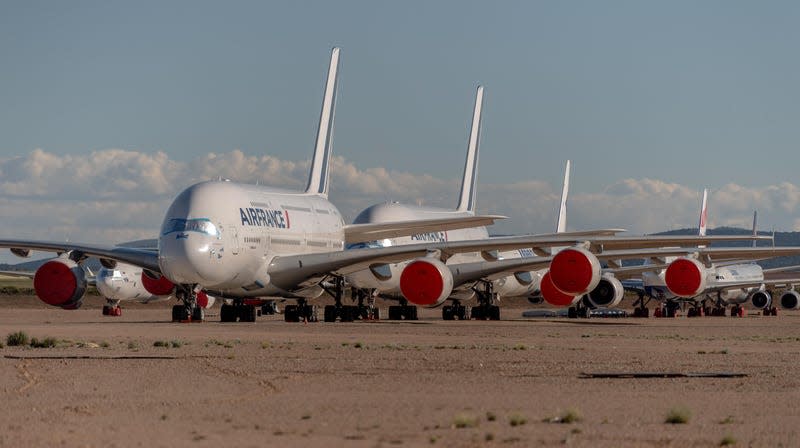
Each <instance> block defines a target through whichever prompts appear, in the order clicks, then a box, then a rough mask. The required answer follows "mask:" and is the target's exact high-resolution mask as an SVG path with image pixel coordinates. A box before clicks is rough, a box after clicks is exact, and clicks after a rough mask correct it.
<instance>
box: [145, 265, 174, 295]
mask: <svg viewBox="0 0 800 448" xmlns="http://www.w3.org/2000/svg"><path fill="white" fill-rule="evenodd" d="M142 286H144V289H146V290H147V292H149V293H150V294H152V295H154V296H168V295H171V294H172V293H174V292H175V285H174V284H173V283H172V282H171V281H169V280H168V279H167V278H166V277H164V276H163V275H158V274H154V273H152V272H149V271H147V270H146V269H143V270H142Z"/></svg>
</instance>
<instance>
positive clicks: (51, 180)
mask: <svg viewBox="0 0 800 448" xmlns="http://www.w3.org/2000/svg"><path fill="white" fill-rule="evenodd" d="M308 167H309V162H308V161H299V162H298V161H287V160H281V159H278V158H275V157H272V156H269V155H262V156H251V155H246V154H244V153H242V152H241V151H238V150H234V151H230V152H227V153H220V154H214V153H212V154H208V155H206V156H203V157H199V158H197V159H194V160H191V161H188V162H183V161H176V160H171V159H170V158H169V157H168V156H167V154H165V153H163V152H156V153H142V152H137V151H127V150H121V149H108V150H102V151H93V152H90V153H87V154H83V155H63V156H62V155H57V154H53V153H48V152H46V151H43V150H39V149H37V150H35V151H32V152H30V153H29V154H27V155H25V156H18V157H13V158H7V159H0V228H2V231H0V232H1V233H0V236H2V237H7V238H12V237H24V238H37V239H66V238H68V239H70V240H72V241H79V240H80V241H87V242H102V243H112V242H115V241H124V240H132V239H139V238H149V237H153V236H154V235H156V233H157V232H158V228H159V226H160V225H161V219H162V218H163V213H164V210H165V209H166V207H167V206H168V205H169V203H170V201H171V200H172V198H173V197H174V196H175V195H177V194H178V193H179V192H180V190H181V189H183V188H185V187H187V186H188V185H191V184H192V183H195V182H198V181H201V180H205V179H212V178H217V177H225V178H232V179H236V180H240V181H243V182H259V183H263V184H268V185H278V186H281V187H284V188H289V189H302V188H303V187H304V186H305V182H306V179H307V177H308ZM332 175H333V180H332V186H331V200H332V202H334V203H335V204H336V205H337V206H338V207H339V208H340V210H341V211H342V213H343V214H344V215H345V216H347V217H349V218H351V219H352V218H353V217H354V216H356V214H357V213H358V212H359V211H360V210H362V209H364V208H366V207H367V206H369V205H372V204H374V203H378V202H383V201H387V200H398V201H401V202H406V203H411V204H420V203H424V204H425V205H430V206H439V207H454V206H455V204H456V201H457V192H458V188H459V185H460V179H439V178H435V177H432V176H429V175H424V174H415V173H409V172H399V171H392V170H389V169H387V168H384V167H373V168H362V167H358V166H356V165H355V164H354V163H352V162H350V161H348V160H346V159H344V158H342V157H334V160H333V168H332ZM559 196H560V185H557V186H552V185H549V184H547V183H544V182H540V181H525V182H514V183H506V184H496V183H483V184H479V187H478V207H479V211H481V212H486V213H497V214H503V215H507V216H509V217H510V218H511V219H509V220H506V221H504V222H502V223H501V224H499V225H498V226H496V229H494V230H493V232H495V233H527V232H551V231H553V229H554V226H555V216H556V211H557V210H556V209H557V205H558V201H559ZM699 201H700V192H698V191H695V190H694V189H693V188H689V187H686V186H684V185H679V184H675V183H669V182H664V181H662V180H658V179H650V178H643V179H623V180H620V181H618V182H615V183H613V184H611V185H609V186H608V187H606V188H605V189H604V190H603V191H595V192H581V191H575V190H574V189H573V191H572V192H571V197H570V200H569V206H570V208H569V228H570V229H587V228H600V227H603V228H604V227H623V228H627V229H629V230H631V231H632V232H633V233H650V232H657V231H661V230H665V229H674V228H681V227H693V226H696V225H697V220H698V212H699ZM754 208H758V210H759V221H760V226H761V228H763V229H770V228H772V227H775V228H776V229H778V230H800V218H798V216H800V187H798V186H797V185H794V184H792V183H789V182H781V183H777V184H773V185H766V186H760V187H749V186H743V185H739V184H736V183H729V184H727V185H723V186H722V187H721V188H719V189H716V190H711V193H710V195H709V226H710V227H717V226H721V225H735V226H739V227H749V226H750V223H751V219H752V210H753V209H754Z"/></svg>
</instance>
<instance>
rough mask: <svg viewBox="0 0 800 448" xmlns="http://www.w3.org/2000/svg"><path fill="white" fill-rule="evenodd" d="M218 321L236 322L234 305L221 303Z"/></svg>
mask: <svg viewBox="0 0 800 448" xmlns="http://www.w3.org/2000/svg"><path fill="white" fill-rule="evenodd" d="M219 321H220V322H236V307H235V306H233V305H228V304H227V303H223V304H222V305H221V306H220V307H219Z"/></svg>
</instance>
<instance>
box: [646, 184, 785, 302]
mask: <svg viewBox="0 0 800 448" xmlns="http://www.w3.org/2000/svg"><path fill="white" fill-rule="evenodd" d="M707 217H708V190H707V189H706V190H703V202H702V205H701V207H700V222H699V225H698V228H699V231H698V233H699V235H700V236H705V234H706V223H707ZM756 225H757V214H755V213H754V214H753V235H756V234H757V228H756ZM714 261H715V260H713V258H712V257H708V258H706V259H704V260H701V259H696V258H690V259H676V260H669V266H668V267H667V269H664V270H659V271H655V272H646V273H644V274H643V276H642V280H643V286H644V291H645V293H646V294H648V295H649V296H651V297H655V298H658V299H659V300H662V301H665V302H666V303H667V308H668V310H669V309H674V308H675V305H674V303H675V302H677V301H679V300H684V301H688V302H690V304H691V305H692V308H691V309H690V310H689V315H690V316H703V315H706V314H710V315H725V309H726V306H727V305H732V307H731V316H743V315H744V308H743V307H742V304H744V303H746V302H748V301H749V302H751V304H752V305H753V307H755V308H757V309H760V310H764V312H765V314H777V308H776V307H774V306H773V305H772V296H771V295H770V293H769V291H768V290H767V288H768V287H774V286H778V285H784V286H787V287H788V288H789V289H788V290H786V291H784V292H783V293H782V294H781V297H780V300H779V302H780V304H781V306H782V307H783V308H785V309H795V308H797V307H798V306H799V305H800V294H798V293H797V292H796V291H794V289H793V287H792V285H794V284H800V277H797V276H794V277H792V276H789V277H786V276H784V277H782V278H775V279H770V278H765V276H764V273H765V271H764V269H762V268H761V266H759V265H758V264H756V263H755V262H731V263H723V264H718V263H715V262H714ZM782 271H784V269H781V268H778V269H771V270H769V273H778V272H782ZM709 302H711V303H712V304H713V305H714V306H713V307H711V306H709V305H708V303H709ZM642 306H644V303H642Z"/></svg>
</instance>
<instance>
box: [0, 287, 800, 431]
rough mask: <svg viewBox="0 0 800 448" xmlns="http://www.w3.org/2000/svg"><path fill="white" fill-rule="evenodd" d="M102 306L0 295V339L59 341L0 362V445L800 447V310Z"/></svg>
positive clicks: (8, 354) (15, 350)
mask: <svg viewBox="0 0 800 448" xmlns="http://www.w3.org/2000/svg"><path fill="white" fill-rule="evenodd" d="M99 305H100V302H99V301H97V300H95V299H93V300H91V301H90V303H89V304H87V306H86V307H84V308H83V309H81V310H78V311H71V312H68V311H62V310H60V309H53V308H48V307H45V306H43V305H39V304H38V301H37V300H36V299H35V298H32V297H10V296H0V338H2V340H3V341H5V336H6V335H7V334H9V333H12V332H16V331H24V332H25V333H27V334H28V335H29V336H31V337H36V338H38V339H43V338H45V337H52V338H56V339H57V340H58V345H57V347H55V348H30V347H24V348H23V347H9V346H6V347H4V348H2V349H0V356H2V358H0V359H2V361H0V373H1V374H0V378H2V380H0V381H1V382H2V384H0V390H2V405H3V407H4V409H3V411H2V413H0V446H9V447H11V446H13V447H18V446H57V445H60V446H81V447H84V446H86V447H112V446H120V447H123V446H147V447H149V446H165V447H171V446H192V447H204V446H217V447H218V446H280V447H284V446H304V447H305V446H314V447H330V446H356V447H391V446H504V447H505V446H507V447H523V446H525V447H527V446H562V445H569V446H579V447H580V446H586V447H589V446H591V447H618V446H637V447H638V446H658V447H686V446H721V445H724V444H731V445H734V446H785V447H792V446H798V445H800V435H799V434H798V432H800V426H798V423H800V407H798V406H797V403H798V402H800V389H799V388H798V386H800V379H798V369H797V366H798V364H800V313H795V312H782V313H781V314H780V315H779V316H778V317H760V316H755V315H750V316H748V317H746V318H738V319H737V318H721V317H716V318H711V317H708V318H693V319H688V318H685V317H683V318H676V319H655V318H650V319H632V318H631V319H590V320H568V319H523V318H521V317H520V316H521V312H522V310H524V309H527V308H528V306H527V305H526V304H525V303H522V302H517V303H511V304H508V303H504V304H503V305H505V307H504V308H503V318H504V319H505V320H503V321H500V322H457V321H456V322H443V321H440V320H439V315H440V314H439V313H440V311H439V310H425V312H423V313H422V316H421V317H422V319H421V320H420V321H418V322H408V323H405V322H389V321H380V322H356V323H334V324H331V323H315V324H287V323H285V322H283V321H282V320H281V316H270V317H265V318H261V319H260V320H259V321H258V322H257V323H255V324H241V323H238V324H221V323H219V322H217V321H216V320H217V319H216V318H215V317H214V316H211V317H210V318H209V319H210V320H209V321H208V322H205V323H196V324H173V323H170V322H167V319H168V317H169V310H168V308H167V307H168V305H169V304H154V305H152V304H151V305H147V306H144V305H131V306H125V311H124V313H123V316H122V317H103V316H101V315H100V311H99V308H98V307H99ZM386 305H387V304H382V306H383V307H385V306H386ZM384 314H385V310H384ZM162 343H163V344H166V345H168V346H169V347H155V346H154V344H162ZM593 372H594V373H597V372H640V373H641V372H662V373H663V372H679V373H690V372H695V373H711V372H734V373H742V374H746V375H747V376H746V377H739V378H649V379H633V378H626V379H586V378H581V374H582V373H593ZM670 413H673V414H675V418H676V419H678V420H683V419H685V420H687V423H685V424H668V423H665V420H666V419H667V416H668V414H670ZM573 417H575V418H574V420H575V421H574V422H571V423H564V422H559V420H560V419H564V418H566V420H573Z"/></svg>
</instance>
